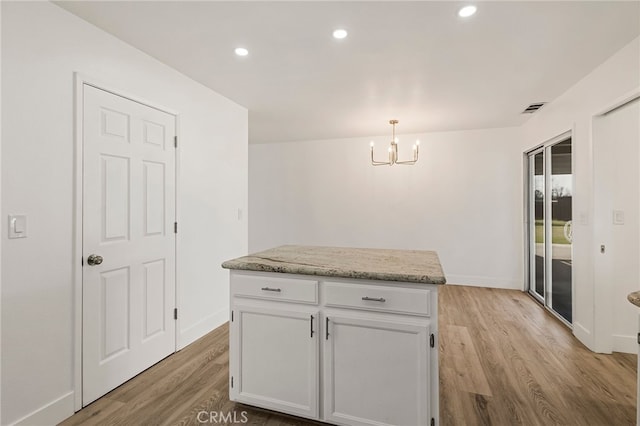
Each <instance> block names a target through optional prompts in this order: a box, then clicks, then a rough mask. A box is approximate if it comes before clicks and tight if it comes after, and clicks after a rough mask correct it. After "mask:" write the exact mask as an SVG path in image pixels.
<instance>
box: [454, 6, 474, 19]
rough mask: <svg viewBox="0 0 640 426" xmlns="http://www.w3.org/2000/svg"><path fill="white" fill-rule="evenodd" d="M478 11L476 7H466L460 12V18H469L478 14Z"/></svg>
mask: <svg viewBox="0 0 640 426" xmlns="http://www.w3.org/2000/svg"><path fill="white" fill-rule="evenodd" d="M476 10H478V9H477V8H476V7H475V6H465V7H463V8H462V9H460V10H459V11H458V16H460V17H462V18H468V17H469V16H471V15H473V14H474V13H476Z"/></svg>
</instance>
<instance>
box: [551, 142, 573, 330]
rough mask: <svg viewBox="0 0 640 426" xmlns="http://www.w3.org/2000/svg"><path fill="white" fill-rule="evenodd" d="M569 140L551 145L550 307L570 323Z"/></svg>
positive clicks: (570, 195)
mask: <svg viewBox="0 0 640 426" xmlns="http://www.w3.org/2000/svg"><path fill="white" fill-rule="evenodd" d="M572 196H573V181H572V174H571V139H569V140H566V141H564V142H560V143H559V144H557V145H554V146H552V147H551V235H552V241H551V282H552V289H551V303H552V306H551V309H553V310H554V311H556V312H557V313H558V314H559V315H560V316H562V317H563V318H564V319H566V320H567V321H569V322H571V320H572V318H571V260H572V259H571V240H572V232H571V226H572V221H571V219H572V211H571V200H572Z"/></svg>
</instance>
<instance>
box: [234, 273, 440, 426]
mask: <svg viewBox="0 0 640 426" xmlns="http://www.w3.org/2000/svg"><path fill="white" fill-rule="evenodd" d="M316 278H317V277H310V276H309V277H308V276H302V275H289V274H278V273H257V272H246V271H236V270H234V271H231V309H232V314H231V315H232V322H231V328H230V360H229V364H230V376H231V377H230V381H231V383H230V385H231V386H230V398H231V400H233V401H238V402H242V403H246V404H250V405H256V406H259V407H263V408H268V409H272V410H276V411H281V412H285V413H290V414H295V415H298V416H302V417H307V418H313V419H318V420H321V421H326V422H330V423H334V424H342V425H425V426H428V425H430V424H437V423H438V351H437V345H436V339H437V323H438V322H437V285H425V284H408V283H397V282H385V281H379V282H378V281H370V280H367V281H365V280H348V279H345V280H339V281H338V280H335V279H333V278H332V279H331V281H328V280H327V281H323V280H322V278H321V277H320V280H318V279H316ZM321 354H322V357H321V356H320V355H321Z"/></svg>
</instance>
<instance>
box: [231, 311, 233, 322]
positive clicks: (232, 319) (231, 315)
mask: <svg viewBox="0 0 640 426" xmlns="http://www.w3.org/2000/svg"><path fill="white" fill-rule="evenodd" d="M231 322H233V311H231Z"/></svg>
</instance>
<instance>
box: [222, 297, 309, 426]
mask: <svg viewBox="0 0 640 426" xmlns="http://www.w3.org/2000/svg"><path fill="white" fill-rule="evenodd" d="M233 311H234V312H233V322H232V323H231V327H232V333H231V335H232V336H233V338H232V340H231V342H230V344H231V351H230V353H233V354H234V356H233V359H234V360H239V362H238V363H236V362H232V365H230V371H231V376H232V378H233V383H232V385H231V392H230V395H231V399H232V400H233V401H238V402H245V403H247V404H251V405H257V406H259V407H263V408H269V409H272V410H276V411H282V412H285V413H290V414H295V415H299V416H304V417H311V418H318V376H319V347H318V335H319V333H318V331H317V329H318V312H317V311H316V310H302V311H289V310H283V309H278V308H268V309H265V308H259V307H253V306H240V305H236V306H235V307H234V308H233Z"/></svg>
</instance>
